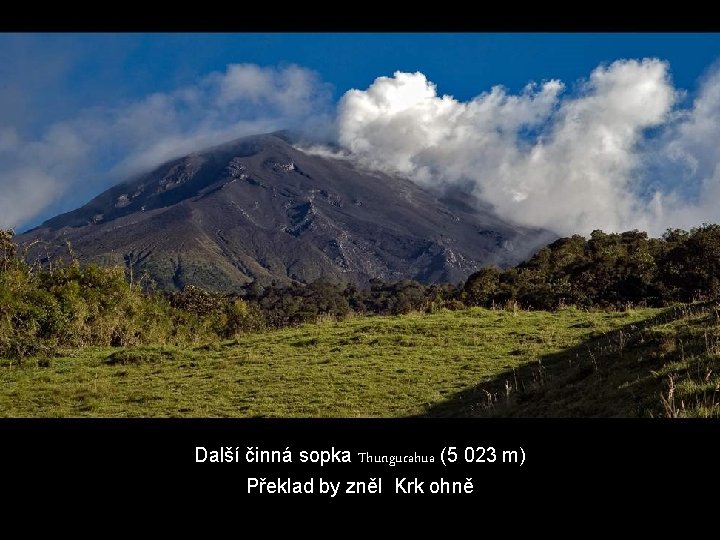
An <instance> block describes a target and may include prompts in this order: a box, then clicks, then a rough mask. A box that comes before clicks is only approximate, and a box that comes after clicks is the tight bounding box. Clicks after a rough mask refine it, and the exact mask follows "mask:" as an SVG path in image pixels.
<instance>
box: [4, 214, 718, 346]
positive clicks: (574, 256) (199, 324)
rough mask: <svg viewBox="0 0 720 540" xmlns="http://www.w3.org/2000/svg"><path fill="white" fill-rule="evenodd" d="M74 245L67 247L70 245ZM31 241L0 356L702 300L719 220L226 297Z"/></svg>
mask: <svg viewBox="0 0 720 540" xmlns="http://www.w3.org/2000/svg"><path fill="white" fill-rule="evenodd" d="M69 251H70V252H72V250H71V247H69ZM25 253H27V246H22V245H20V246H19V245H17V244H16V243H15V242H14V241H13V232H12V231H0V357H3V358H10V359H19V360H21V359H23V358H26V357H31V356H37V355H48V354H52V353H53V351H54V350H57V349H58V348H68V347H69V348H73V347H85V346H113V347H132V346H137V345H147V344H159V345H175V346H188V345H197V344H200V343H205V342H211V341H216V340H222V339H229V338H232V337H236V336H238V335H242V334H246V333H252V332H257V331H261V330H267V329H277V328H283V327H288V326H295V325H299V324H302V323H307V322H314V321H318V320H320V319H322V318H332V319H336V320H339V319H343V318H346V317H350V316H354V315H400V314H407V313H411V312H424V313H434V312H437V311H438V310H442V309H449V310H457V309H463V308H466V307H472V306H481V307H486V308H492V307H496V308H507V307H511V308H514V309H524V310H551V311H552V310H556V309H559V308H563V307H568V306H573V307H576V308H582V309H602V310H624V309H628V308H632V307H663V306H668V305H673V304H678V303H681V304H682V303H691V302H697V301H707V300H711V299H714V298H717V296H718V293H720V226H718V225H703V226H702V227H698V228H694V229H692V230H690V231H683V230H678V229H675V230H668V231H667V232H666V233H665V234H664V235H663V236H662V237H661V238H650V237H648V235H647V234H646V233H644V232H640V231H636V230H634V231H627V232H623V233H612V234H610V233H604V232H602V231H599V230H598V231H594V232H593V233H592V234H591V235H590V237H589V238H585V237H583V236H580V235H574V236H571V237H568V238H561V239H559V240H556V241H555V242H553V243H551V244H550V245H548V246H546V247H544V248H542V249H541V250H539V251H538V252H537V253H536V254H535V255H534V256H533V257H531V258H530V259H529V260H527V261H526V262H523V263H521V264H519V265H517V266H515V267H513V268H508V269H504V270H503V269H498V268H495V267H486V268H482V269H480V270H479V271H478V272H475V273H474V274H472V275H471V276H470V277H469V278H468V279H467V280H466V281H465V282H464V283H454V284H430V285H426V284H421V283H418V282H415V281H412V280H402V281H397V282H392V283H385V282H383V281H381V280H373V281H371V282H370V284H369V285H368V286H367V287H358V286H355V285H352V284H347V283H337V282H332V281H328V280H318V281H316V282H314V283H310V284H307V285H304V284H299V283H293V284H292V285H284V284H276V283H273V284H271V285H270V286H268V287H261V286H259V285H257V284H255V283H251V284H249V285H248V286H247V287H245V289H244V290H243V291H242V293H241V294H236V295H221V294H218V293H215V292H213V291H207V290H203V289H200V288H198V287H194V286H187V287H185V288H184V290H182V291H180V292H173V293H170V292H165V291H162V290H158V289H157V288H156V287H155V286H154V284H153V283H152V282H150V280H148V279H146V278H143V277H140V278H139V279H138V278H137V276H135V277H134V279H132V280H131V279H130V273H129V272H128V270H127V269H126V268H122V267H102V266H99V265H97V264H95V263H81V262H79V261H78V260H77V259H76V258H74V259H73V260H71V261H70V262H63V260H60V259H58V260H56V261H52V262H49V263H44V264H39V263H35V262H32V261H27V260H25V257H24V254H25Z"/></svg>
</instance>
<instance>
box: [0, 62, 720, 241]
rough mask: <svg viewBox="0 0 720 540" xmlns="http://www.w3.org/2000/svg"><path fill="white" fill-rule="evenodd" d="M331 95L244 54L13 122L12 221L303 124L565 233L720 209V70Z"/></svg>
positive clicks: (607, 73) (6, 152) (5, 131)
mask: <svg viewBox="0 0 720 540" xmlns="http://www.w3.org/2000/svg"><path fill="white" fill-rule="evenodd" d="M330 95H331V93H330V91H329V89H328V87H327V85H326V84H325V83H323V82H322V81H321V80H320V79H319V77H318V75H317V74H315V73H314V72H312V71H309V70H306V69H304V68H302V67H298V66H288V67H285V68H282V69H276V68H264V67H259V66H256V65H251V64H236V65H230V66H228V67H227V69H226V71H224V72H222V73H212V74H209V75H207V76H206V77H204V78H202V79H200V80H199V81H198V82H197V84H195V85H192V86H188V87H184V88H180V89H177V90H175V91H173V92H168V93H157V94H153V95H150V96H148V97H146V98H145V99H142V100H139V101H137V102H135V103H130V104H126V105H124V106H121V107H115V108H97V107H96V108H91V109H87V110H84V111H83V112H82V113H81V114H80V115H78V116H77V117H76V118H74V119H72V120H67V121H63V122H58V123H55V124H53V125H51V126H50V127H49V128H48V129H46V130H45V132H44V133H43V134H42V135H41V136H39V137H37V138H35V139H34V140H27V139H25V138H23V136H22V134H21V132H20V131H19V130H18V129H16V127H17V126H13V125H0V190H1V191H0V192H1V193H2V198H0V226H1V227H8V226H18V225H22V224H24V223H28V222H30V221H31V220H33V219H37V216H38V215H40V214H42V213H43V212H45V213H47V212H49V211H50V210H55V209H57V208H62V209H69V207H71V206H73V205H79V204H82V203H83V202H85V201H86V200H87V198H89V196H90V195H92V194H94V193H98V192H100V191H101V190H102V189H104V188H106V187H108V186H109V185H111V184H113V183H115V182H117V181H119V180H122V179H123V178H124V177H126V176H127V175H129V174H133V173H135V172H139V171H141V170H143V169H148V168H150V167H152V166H154V165H157V164H159V163H161V162H162V161H165V160H167V159H170V158H172V157H175V156H178V155H182V154H186V153H189V152H192V151H196V150H198V149H202V148H204V147H207V146H211V145H213V144H218V143H222V142H225V141H227V140H230V139H232V138H234V137H239V136H242V135H247V134H253V133H262V132H268V131H273V130H276V129H283V128H303V129H305V130H306V132H309V133H313V134H314V135H316V139H315V140H317V138H318V136H325V135H326V134H327V133H329V131H328V126H330V125H334V132H333V137H334V138H335V139H336V140H337V142H338V144H339V145H340V147H341V148H342V149H343V157H345V158H346V159H353V160H355V161H358V162H360V163H361V164H363V165H364V166H366V167H369V168H375V169H381V170H384V171H388V172H393V173H399V174H402V175H407V176H408V177H410V178H411V179H413V180H414V181H416V182H418V183H420V184H422V185H433V186H440V187H442V186H444V185H449V184H461V185H463V186H465V187H468V186H469V187H470V189H472V190H474V191H475V193H476V194H478V195H479V196H480V198H481V199H483V200H485V201H487V202H489V203H491V204H492V205H493V207H494V208H495V209H496V211H497V212H498V213H499V214H500V215H501V216H502V217H504V218H506V219H508V220H511V221H514V222H517V223H520V224H524V225H530V226H538V227H545V228H548V229H550V230H553V231H555V232H557V233H559V234H573V233H578V232H579V233H588V232H590V231H591V230H593V229H597V228H602V229H604V230H613V231H619V230H626V229H632V228H639V229H645V230H649V231H650V232H652V233H653V234H659V233H662V232H663V231H664V229H666V228H668V227H682V228H689V227H692V226H696V225H699V224H701V223H703V222H711V221H712V222H718V221H720V205H718V204H716V201H718V200H719V198H720V69H718V70H714V71H711V72H710V74H709V75H708V76H707V77H706V78H705V80H704V81H703V82H702V84H701V85H700V88H699V90H698V92H697V95H696V97H695V99H694V101H693V102H692V103H690V104H689V105H687V106H682V99H681V98H682V97H683V96H684V93H683V91H681V90H679V89H676V88H675V87H674V86H673V84H672V82H671V79H670V76H669V66H668V65H667V63H665V62H663V61H660V60H657V59H645V60H619V61H616V62H614V63H612V64H609V65H605V66H599V67H598V68H596V69H595V70H594V71H593V72H592V73H590V74H589V76H588V78H587V80H585V81H582V82H580V83H578V85H577V86H576V87H574V88H572V89H570V90H568V89H566V87H565V85H564V84H563V83H562V82H560V81H557V80H550V81H545V82H542V83H541V84H529V85H528V86H527V87H525V88H524V89H523V90H522V91H521V92H519V93H517V94H513V93H510V92H509V91H508V90H506V89H505V88H503V87H501V86H496V87H493V88H491V89H490V90H489V91H487V92H483V93H481V94H479V95H478V96H476V97H475V98H473V99H470V100H468V101H460V100H457V99H455V98H453V97H451V96H447V95H438V93H437V88H436V86H435V85H434V84H433V83H432V82H430V81H428V80H427V78H426V77H425V75H423V74H422V73H402V72H397V73H395V74H394V76H392V77H379V78H378V79H376V80H375V82H373V84H371V85H370V86H369V87H368V88H367V89H365V90H350V91H348V92H347V93H346V94H345V95H344V96H343V97H342V98H341V100H340V102H339V103H338V105H337V110H336V113H335V117H333V116H332V113H330V110H331V103H330ZM319 134H320V135H319ZM318 148H319V147H315V150H314V151H316V152H322V153H324V154H326V155H327V154H328V152H331V150H328V149H324V150H322V149H320V150H318ZM88 185H92V192H89V191H88V190H87V189H86V186H88ZM79 188H82V189H79ZM73 195H74V198H73ZM60 200H62V201H63V202H62V204H61V205H60V204H58V201H60Z"/></svg>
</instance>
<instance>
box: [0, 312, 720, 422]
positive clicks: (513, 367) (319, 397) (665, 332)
mask: <svg viewBox="0 0 720 540" xmlns="http://www.w3.org/2000/svg"><path fill="white" fill-rule="evenodd" d="M713 313H714V312H712V310H705V311H704V312H702V313H699V314H691V313H685V314H684V315H683V314H682V313H678V312H677V310H676V311H673V312H672V313H671V312H669V311H665V312H663V311H660V310H650V309H646V310H635V311H629V312H616V313H608V312H582V311H577V310H571V309H568V310H561V311H559V312H556V313H548V312H541V311H536V312H523V311H520V312H517V313H514V312H512V311H491V310H485V309H479V308H476V309H468V310H463V311H456V312H451V311H443V312H440V313H436V314H432V315H419V314H418V315H407V316H401V317H358V318H353V319H349V320H346V321H342V322H333V321H327V322H321V323H318V324H312V325H306V326H302V327H299V328H292V329H285V330H279V331H273V332H266V333H259V334H252V335H247V336H244V337H241V338H240V339H238V340H235V341H229V342H224V343H220V344H210V345H207V346H205V347H199V348H196V349H193V350H179V349H172V348H147V347H146V348H139V349H111V348H103V349H98V348H88V349H80V350H74V351H66V352H64V353H63V354H62V355H61V356H59V357H55V358H38V359H29V360H25V361H24V362H23V363H22V364H20V365H18V363H17V362H15V363H12V362H10V361H7V360H6V361H2V363H1V365H0V384H1V385H2V386H1V388H2V390H0V415H3V416H40V417H57V416H102V417H111V416H113V417H115V416H202V417H228V416H230V417H232V416H238V417H253V416H272V417H291V416H293V417H297V416H300V417H315V416H330V417H355V416H360V417H373V416H374V417H385V416H409V415H431V416H466V415H499V416H505V415H510V416H514V415H521V416H536V415H545V416H568V415H569V416H598V415H600V416H636V415H641V416H648V415H653V416H654V415H671V412H672V411H674V412H675V413H676V414H677V415H708V414H717V412H718V411H717V408H716V407H715V405H714V402H713V403H712V404H710V402H709V401H708V399H709V398H708V397H707V395H708V392H709V391H710V393H711V394H712V393H713V392H712V391H711V390H712V389H714V385H715V384H716V383H718V384H720V379H718V377H717V375H714V372H713V369H712V367H713V366H714V362H715V361H716V360H715V358H716V356H714V354H715V349H714V348H713V347H714V343H715V342H714V341H713V342H712V343H709V342H708V340H707V339H708V338H707V333H708V330H715V329H716V327H717V321H716V319H717V315H716V314H713ZM703 317H704V318H712V320H710V319H708V320H707V321H705V320H704V319H703ZM703 336H704V337H703ZM712 339H715V338H712ZM693 340H695V341H693ZM690 342H693V343H695V342H697V344H698V347H695V348H692V347H690V349H691V350H688V346H689V345H688V344H689V343H690ZM700 342H702V344H701V343H700ZM683 343H685V345H683ZM700 345H702V346H700ZM683 347H684V348H683ZM681 349H682V353H681ZM696 349H697V350H696ZM653 353H654V354H655V356H653ZM696 364H697V365H696ZM701 364H702V367H701ZM708 370H710V372H711V373H710V374H708ZM695 371H697V373H695ZM671 376H672V377H673V382H672V385H673V389H672V391H670V388H669V384H670V377H671ZM663 392H665V393H664V394H663V395H661V394H662V393H663ZM703 392H704V394H703ZM703 395H704V396H705V397H704V398H703V399H704V400H705V401H704V404H703V403H702V400H701V396H703ZM713 395H714V394H713ZM683 396H685V397H684V398H683ZM693 400H694V401H693ZM666 401H667V403H666ZM681 402H682V403H681ZM703 406H704V407H705V409H703ZM681 407H682V408H681Z"/></svg>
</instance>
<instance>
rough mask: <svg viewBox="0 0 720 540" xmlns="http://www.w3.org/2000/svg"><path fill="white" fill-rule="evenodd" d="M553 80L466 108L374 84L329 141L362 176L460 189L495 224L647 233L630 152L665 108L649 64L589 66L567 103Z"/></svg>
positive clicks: (659, 76)
mask: <svg viewBox="0 0 720 540" xmlns="http://www.w3.org/2000/svg"><path fill="white" fill-rule="evenodd" d="M563 90H564V86H563V84H562V83H560V82H559V81H548V82H545V83H543V84H542V85H539V86H536V85H529V86H528V87H526V88H525V89H524V91H523V92H522V93H521V94H519V95H510V94H508V92H507V91H506V90H505V89H503V88H501V87H495V88H493V89H492V90H491V91H490V92H486V93H483V94H480V95H479V96H477V97H475V98H473V99H472V100H470V101H468V102H460V101H458V100H456V99H454V98H452V97H450V96H438V95H437V92H436V88H435V85H433V84H432V83H430V82H428V81H427V79H426V78H425V76H424V75H423V74H421V73H414V74H410V73H399V72H398V73H396V74H395V76H394V77H392V78H388V77H380V78H378V79H376V81H375V82H374V83H373V84H372V85H371V86H370V87H369V88H368V89H367V90H364V91H360V90H351V91H349V92H347V93H346V94H345V96H344V97H343V98H342V99H341V101H340V104H339V107H338V121H337V125H338V132H339V141H340V144H341V145H342V146H344V147H345V148H347V149H348V150H349V151H350V152H351V153H352V154H353V155H354V156H355V157H356V159H358V160H360V161H361V162H363V163H364V164H366V165H367V166H370V167H379V168H382V169H385V170H390V171H394V172H398V173H401V174H406V175H409V176H410V177H411V178H413V179H414V180H416V181H417V182H420V183H425V184H429V183H440V184H443V183H463V184H467V183H468V182H470V183H471V185H472V186H473V187H474V189H475V190H476V192H477V193H478V194H479V195H480V196H481V197H482V198H483V199H484V200H486V201H488V202H490V203H492V204H493V205H494V207H495V208H496V210H497V211H498V213H499V214H500V215H502V216H504V217H506V218H508V219H511V220H513V221H515V222H517V223H522V224H525V225H533V226H541V227H546V228H549V229H551V230H554V231H556V232H559V233H576V232H589V231H591V230H592V229H595V228H605V229H608V230H619V229H624V228H631V227H635V226H650V225H653V224H655V222H656V220H654V219H653V218H654V212H656V210H654V208H653V206H652V204H651V203H649V202H648V201H645V200H642V199H641V198H640V197H639V196H637V195H636V194H635V193H634V187H635V183H636V182H637V181H639V179H640V177H641V174H642V170H641V165H642V156H641V155H640V154H639V153H638V144H639V143H640V142H641V141H642V140H643V133H644V130H645V129H646V128H649V127H653V126H658V125H661V124H663V123H664V122H665V121H666V120H667V119H668V117H669V115H670V113H671V111H672V108H673V104H674V102H675V100H676V91H675V89H674V88H673V87H672V85H671V83H670V80H669V77H668V66H667V65H666V64H665V63H663V62H661V61H659V60H643V61H634V60H627V61H618V62H615V63H613V64H611V65H609V66H607V67H598V68H597V69H596V70H595V71H593V72H592V74H591V75H590V77H589V79H588V80H587V81H586V82H585V83H584V84H583V85H582V86H581V88H580V89H579V90H578V92H577V93H576V95H572V96H568V97H564V98H563V97H562V95H561V94H562V92H563Z"/></svg>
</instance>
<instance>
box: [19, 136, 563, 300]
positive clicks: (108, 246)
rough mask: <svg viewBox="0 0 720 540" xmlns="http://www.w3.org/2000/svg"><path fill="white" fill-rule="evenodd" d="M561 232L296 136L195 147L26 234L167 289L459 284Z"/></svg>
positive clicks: (34, 256)
mask: <svg viewBox="0 0 720 540" xmlns="http://www.w3.org/2000/svg"><path fill="white" fill-rule="evenodd" d="M550 236H551V235H549V234H548V233H543V232H541V231H537V230H528V229H524V228H521V227H516V226H513V225H510V224H508V223H506V222H503V221H502V220H500V219H499V218H497V217H496V216H495V215H494V214H493V213H492V212H491V211H490V209H489V208H487V207H483V206H482V205H481V204H480V203H479V202H477V201H471V200H470V199H469V198H468V197H467V196H466V195H464V194H451V193H445V194H444V195H443V196H439V195H438V194H433V193H431V192H429V191H426V190H424V189H422V188H420V187H419V186H418V185H417V184H415V183H413V182H412V181H410V180H409V179H405V178H399V177H395V176H389V175H386V174H382V173H375V172H368V171H363V170H359V169H357V168H355V167H354V166H353V165H352V164H351V163H350V162H349V161H347V160H341V159H330V158H327V157H321V156H318V155H313V154H308V153H306V152H303V151H301V150H299V149H298V148H296V147H294V146H293V145H292V144H291V143H290V142H289V139H288V138H287V137H286V136H285V135H283V134H270V135H259V136H254V137H247V138H243V139H239V140H236V141H233V142H231V143H228V144H225V145H222V146H218V147H215V148H211V149H209V150H206V151H202V152H198V153H195V154H192V155H189V156H185V157H182V158H179V159H176V160H173V161H171V162H169V163H166V164H164V165H161V166H160V167H157V168H156V169H155V170H153V171H150V172H148V173H147V174H142V175H140V176H138V177H136V178H133V179H131V180H129V181H127V182H125V183H123V184H120V185H118V186H115V187H113V188H111V189H109V190H107V191H106V192H104V193H102V194H100V195H98V196H97V197H96V198H94V199H93V200H92V201H90V202H89V203H88V204H86V205H85V206H83V207H82V208H79V209H77V210H74V211H72V212H69V213H67V214H63V215H60V216H57V217H55V218H53V219H50V220H48V221H46V222H45V223H43V224H42V225H41V226H40V227H38V228H36V229H34V230H32V231H29V232H27V233H25V234H23V235H22V236H20V237H18V238H17V240H18V241H19V242H20V243H23V244H32V243H33V242H36V241H38V242H37V243H36V244H34V247H33V249H32V250H31V251H30V259H31V260H38V259H39V260H44V261H48V260H52V259H53V258H55V257H57V256H66V255H67V254H68V248H67V242H69V243H70V245H71V246H72V250H73V251H74V253H75V254H76V255H77V256H78V257H79V258H80V259H81V260H83V261H95V262H100V263H103V264H120V265H124V266H126V267H128V268H132V271H133V275H134V276H136V277H139V276H141V275H143V274H145V273H146V274H148V275H149V276H150V277H151V278H152V279H153V280H154V281H155V282H156V284H157V285H158V286H159V287H160V288H162V289H166V290H179V289H182V288H183V287H184V286H186V285H197V286H201V287H204V288H207V289H211V290H218V291H225V292H228V291H236V290H239V289H240V288H241V287H242V286H243V285H246V284H248V283H250V282H253V281H255V280H257V282H258V284H259V285H267V284H269V283H271V282H272V281H276V282H278V283H290V282H304V283H309V282H312V281H315V280H317V279H319V278H325V279H330V280H332V281H337V282H343V283H347V282H350V283H355V284H360V285H362V284H367V283H368V282H369V280H370V279H373V278H378V279H382V280H386V281H388V280H398V279H415V280H417V281H421V282H426V283H434V282H458V281H460V280H463V279H465V278H466V277H467V276H468V275H469V274H471V273H472V272H474V271H476V270H477V269H478V268H480V267H481V266H483V265H487V264H497V265H499V266H502V267H504V266H508V265H511V264H515V263H517V262H519V261H521V260H523V258H525V257H526V256H527V255H529V254H530V253H531V252H532V251H533V250H534V248H537V247H539V246H540V245H541V244H543V243H544V241H545V240H547V239H549V238H550Z"/></svg>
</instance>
